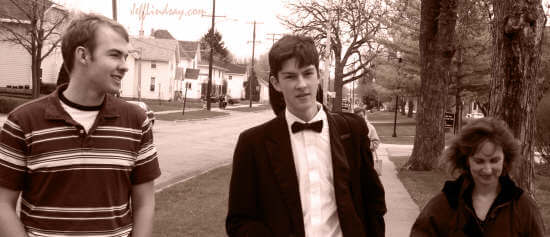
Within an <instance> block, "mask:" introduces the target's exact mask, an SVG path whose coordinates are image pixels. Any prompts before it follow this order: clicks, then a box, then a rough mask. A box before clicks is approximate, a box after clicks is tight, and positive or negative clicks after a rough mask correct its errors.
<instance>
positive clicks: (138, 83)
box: [120, 37, 182, 100]
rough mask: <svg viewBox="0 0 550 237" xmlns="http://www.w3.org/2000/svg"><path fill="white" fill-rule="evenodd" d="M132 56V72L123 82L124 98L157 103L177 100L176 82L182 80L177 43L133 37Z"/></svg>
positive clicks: (128, 73)
mask: <svg viewBox="0 0 550 237" xmlns="http://www.w3.org/2000/svg"><path fill="white" fill-rule="evenodd" d="M130 45H131V48H132V54H130V55H131V56H130V57H128V61H127V63H128V72H127V73H126V76H125V78H124V79H123V80H122V86H121V94H120V95H121V96H122V97H129V98H143V99H156V100H173V99H174V98H175V96H176V93H175V91H176V83H175V80H176V78H178V76H179V77H180V78H181V76H182V75H181V70H178V62H179V61H180V52H179V45H178V41H177V40H172V39H155V38H147V37H130Z"/></svg>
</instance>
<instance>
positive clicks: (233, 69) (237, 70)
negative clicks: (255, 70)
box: [225, 63, 247, 74]
mask: <svg viewBox="0 0 550 237" xmlns="http://www.w3.org/2000/svg"><path fill="white" fill-rule="evenodd" d="M225 67H226V68H227V69H229V73H234V74H246V69H247V65H246V64H233V63H227V64H226V65H225Z"/></svg>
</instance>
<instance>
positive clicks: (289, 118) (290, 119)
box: [285, 102, 327, 128]
mask: <svg viewBox="0 0 550 237" xmlns="http://www.w3.org/2000/svg"><path fill="white" fill-rule="evenodd" d="M316 105H317V108H319V110H318V111H317V114H315V116H313V118H312V119H311V120H310V121H307V123H312V122H316V121H319V120H323V121H326V120H327V114H326V113H325V110H324V109H323V105H322V104H321V103H319V102H316ZM285 119H286V123H287V126H288V127H289V128H290V126H292V124H293V123H294V122H300V123H306V121H304V120H302V119H301V118H298V117H297V116H296V115H294V114H292V112H290V111H289V110H288V108H286V109H285Z"/></svg>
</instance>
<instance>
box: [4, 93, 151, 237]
mask: <svg viewBox="0 0 550 237" xmlns="http://www.w3.org/2000/svg"><path fill="white" fill-rule="evenodd" d="M62 89H64V88H60V89H58V90H56V91H55V92H53V93H52V94H50V95H48V96H46V97H43V98H40V99H37V100H34V101H31V102H29V103H26V104H24V105H22V106H20V107H18V108H16V109H15V110H13V111H12V112H11V113H10V114H9V115H8V118H7V120H6V122H5V123H4V126H3V128H2V132H1V133H0V185H2V186H3V187H5V188H8V189H12V190H22V196H21V197H22V199H21V214H20V219H21V222H22V223H23V225H24V226H25V229H26V231H27V234H28V235H29V236H98V237H99V236H129V235H130V234H131V231H132V208H131V203H130V194H131V189H132V185H136V184H141V183H145V182H149V181H152V180H154V179H155V178H157V177H159V176H160V169H159V164H158V159H157V151H156V148H155V146H154V144H153V133H152V130H151V128H152V127H151V126H152V125H151V122H150V121H149V120H148V119H147V116H146V115H145V112H144V111H143V110H142V109H140V108H139V107H138V106H137V105H132V104H129V103H126V102H124V101H122V100H119V99H117V98H115V97H113V96H110V95H107V96H106V97H105V100H104V103H103V105H102V107H101V110H100V111H99V114H98V115H97V118H96V121H95V123H94V125H93V126H92V128H91V129H90V130H89V132H88V133H87V132H86V131H85V130H84V128H83V127H82V125H80V124H78V123H77V122H76V121H74V120H73V119H72V118H71V117H70V116H69V114H67V112H66V111H65V110H64V109H63V108H62V106H61V104H60V102H59V96H58V93H60V91H59V90H62Z"/></svg>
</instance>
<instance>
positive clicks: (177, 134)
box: [153, 110, 275, 190]
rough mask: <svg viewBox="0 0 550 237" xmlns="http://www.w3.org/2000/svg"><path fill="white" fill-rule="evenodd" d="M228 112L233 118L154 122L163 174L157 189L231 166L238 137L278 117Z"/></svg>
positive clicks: (262, 113) (158, 181) (268, 114)
mask: <svg viewBox="0 0 550 237" xmlns="http://www.w3.org/2000/svg"><path fill="white" fill-rule="evenodd" d="M226 112H229V113H230V115H229V116H224V117H221V118H213V119H206V120H197V121H183V122H172V121H156V122H155V127H154V128H153V135H154V139H155V140H154V142H155V145H156V146H157V151H158V153H159V163H160V168H161V171H162V175H161V176H160V178H158V179H157V180H155V189H156V190H161V189H163V188H166V187H168V186H170V185H171V184H174V183H176V182H180V181H182V180H186V179H188V178H190V177H193V176H195V175H198V174H201V173H204V172H206V171H208V170H211V169H214V168H217V167H220V166H222V165H225V164H229V163H231V161H232V158H233V151H234V149H235V145H236V143H237V139H238V136H239V134H240V133H241V132H242V131H244V130H246V129H248V128H250V127H253V126H255V125H259V124H261V123H263V122H266V121H268V120H270V119H272V118H274V117H275V116H274V114H273V112H272V111H271V110H263V111H259V112H237V111H229V110H226Z"/></svg>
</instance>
